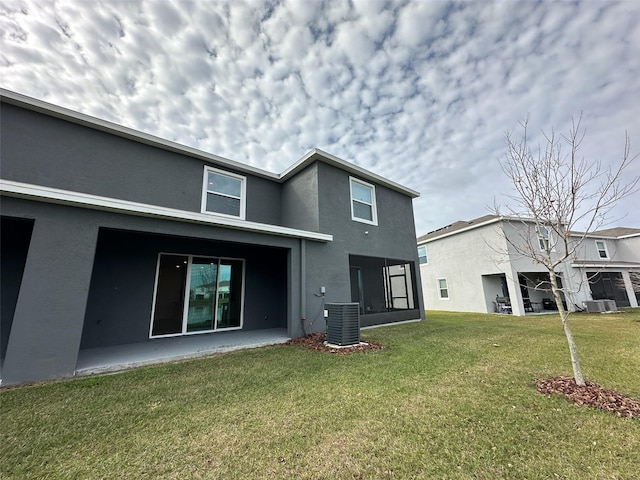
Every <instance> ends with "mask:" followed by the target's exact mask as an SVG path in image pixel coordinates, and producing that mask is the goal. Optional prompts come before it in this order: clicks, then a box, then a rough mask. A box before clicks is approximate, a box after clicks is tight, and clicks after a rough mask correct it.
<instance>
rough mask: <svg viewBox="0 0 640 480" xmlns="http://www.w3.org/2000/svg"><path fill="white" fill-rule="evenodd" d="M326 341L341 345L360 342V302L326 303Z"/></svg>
mask: <svg viewBox="0 0 640 480" xmlns="http://www.w3.org/2000/svg"><path fill="white" fill-rule="evenodd" d="M325 308H326V311H327V343H329V344H331V345H339V346H341V347H344V346H349V345H359V344H360V304H359V303H327V304H326V305H325Z"/></svg>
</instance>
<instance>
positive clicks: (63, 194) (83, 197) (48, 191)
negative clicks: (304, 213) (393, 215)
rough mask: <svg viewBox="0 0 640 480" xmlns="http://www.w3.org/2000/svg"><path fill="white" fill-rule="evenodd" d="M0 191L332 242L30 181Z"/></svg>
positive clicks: (2, 185) (0, 186)
mask: <svg viewBox="0 0 640 480" xmlns="http://www.w3.org/2000/svg"><path fill="white" fill-rule="evenodd" d="M0 193H2V195H6V196H9V197H17V198H26V199H29V200H36V201H40V202H46V203H58V204H62V205H71V206H74V207H83V208H89V209H94V210H105V211H109V212H116V213H123V214H129V215H137V216H141V217H153V218H161V219H164V220H174V221H179V222H187V223H199V224H204V225H211V226H216V227H224V228H232V229H235V230H244V231H249V232H257V233H265V234H270V235H278V236H283V237H291V238H303V239H306V240H315V241H318V242H331V241H333V235H328V234H325V233H316V232H309V231H306V230H298V229H295V228H288V227H281V226H279V225H269V224H266V223H258V222H249V221H246V220H240V219H235V218H227V217H219V216H216V215H213V214H207V213H199V212H190V211H186V210H177V209H175V208H167V207H159V206H156V205H149V204H146V203H138V202H131V201H129V200H120V199H117V198H110V197H102V196H98V195H91V194H88V193H81V192H72V191H69V190H61V189H58V188H51V187H42V186H40V185H33V184H29V183H21V182H14V181H11V180H1V179H0Z"/></svg>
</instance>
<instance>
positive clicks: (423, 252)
mask: <svg viewBox="0 0 640 480" xmlns="http://www.w3.org/2000/svg"><path fill="white" fill-rule="evenodd" d="M418 261H419V262H420V263H421V264H422V263H428V262H427V247H425V246H424V245H421V246H419V247H418Z"/></svg>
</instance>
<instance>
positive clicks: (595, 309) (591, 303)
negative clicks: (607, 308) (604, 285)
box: [584, 300, 604, 313]
mask: <svg viewBox="0 0 640 480" xmlns="http://www.w3.org/2000/svg"><path fill="white" fill-rule="evenodd" d="M584 306H585V307H587V312H588V313H600V312H604V303H603V302H601V301H599V300H588V301H586V302H584Z"/></svg>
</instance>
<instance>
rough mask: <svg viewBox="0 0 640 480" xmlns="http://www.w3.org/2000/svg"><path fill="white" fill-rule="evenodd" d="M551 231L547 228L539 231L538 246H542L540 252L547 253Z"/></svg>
mask: <svg viewBox="0 0 640 480" xmlns="http://www.w3.org/2000/svg"><path fill="white" fill-rule="evenodd" d="M549 239H550V234H549V229H548V228H547V227H541V228H540V230H539V231H538V244H539V245H540V250H542V251H546V250H547V248H548V246H549Z"/></svg>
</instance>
